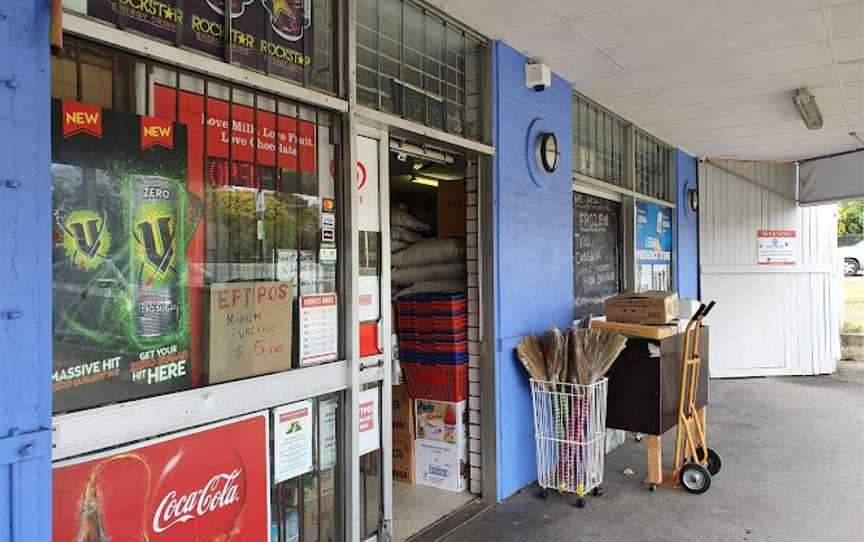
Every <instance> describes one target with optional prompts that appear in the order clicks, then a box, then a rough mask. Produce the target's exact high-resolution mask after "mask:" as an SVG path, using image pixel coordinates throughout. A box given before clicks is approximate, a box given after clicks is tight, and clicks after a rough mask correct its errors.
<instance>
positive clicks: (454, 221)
mask: <svg viewBox="0 0 864 542" xmlns="http://www.w3.org/2000/svg"><path fill="white" fill-rule="evenodd" d="M466 206H467V201H466V195H465V181H441V182H439V183H438V237H464V236H465V232H466V228H465V220H466V213H467V210H466Z"/></svg>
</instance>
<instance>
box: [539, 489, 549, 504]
mask: <svg viewBox="0 0 864 542" xmlns="http://www.w3.org/2000/svg"><path fill="white" fill-rule="evenodd" d="M537 498H538V499H540V500H541V501H545V500H546V499H548V498H549V492H548V491H547V490H546V489H541V490H540V493H538V494H537Z"/></svg>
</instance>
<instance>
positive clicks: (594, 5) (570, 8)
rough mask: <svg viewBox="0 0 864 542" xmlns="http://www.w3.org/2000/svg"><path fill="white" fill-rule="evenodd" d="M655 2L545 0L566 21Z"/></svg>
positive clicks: (652, 0) (641, 0) (638, 0)
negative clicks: (566, 19)
mask: <svg viewBox="0 0 864 542" xmlns="http://www.w3.org/2000/svg"><path fill="white" fill-rule="evenodd" d="M655 1H656V0H546V3H547V4H548V5H549V6H550V7H553V8H555V9H556V10H558V12H559V13H561V14H562V15H563V16H564V17H566V18H568V19H577V18H579V17H586V16H588V15H599V14H601V13H609V12H611V11H617V10H621V9H625V8H630V7H634V6H639V5H643V4H648V3H651V2H655Z"/></svg>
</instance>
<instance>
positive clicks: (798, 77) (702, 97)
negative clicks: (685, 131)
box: [660, 66, 836, 104]
mask: <svg viewBox="0 0 864 542" xmlns="http://www.w3.org/2000/svg"><path fill="white" fill-rule="evenodd" d="M835 82H836V77H835V74H834V67H833V66H822V67H819V68H810V69H807V70H798V71H794V72H783V73H778V74H773V75H766V76H762V77H751V78H747V79H738V80H735V81H723V82H718V83H711V84H708V85H697V86H693V87H687V88H679V89H672V90H664V91H661V92H660V96H661V97H663V98H664V99H666V100H669V101H670V102H672V103H679V104H694V103H699V102H710V101H714V100H723V99H730V98H739V97H744V96H756V95H758V94H764V93H766V92H778V91H788V92H790V93H791V92H792V91H793V90H794V89H795V88H798V87H802V86H803V87H818V86H827V85H832V84H834V83H835Z"/></svg>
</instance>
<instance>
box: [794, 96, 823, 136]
mask: <svg viewBox="0 0 864 542" xmlns="http://www.w3.org/2000/svg"><path fill="white" fill-rule="evenodd" d="M792 101H793V102H794V103H795V109H797V110H798V114H799V115H801V120H803V121H804V126H806V127H807V129H808V130H818V129H819V128H822V124H823V120H822V112H821V111H819V106H818V105H816V95H815V94H813V93H812V92H810V90H808V89H806V88H804V87H801V88H799V89H798V90H796V91H795V92H793V93H792Z"/></svg>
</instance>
